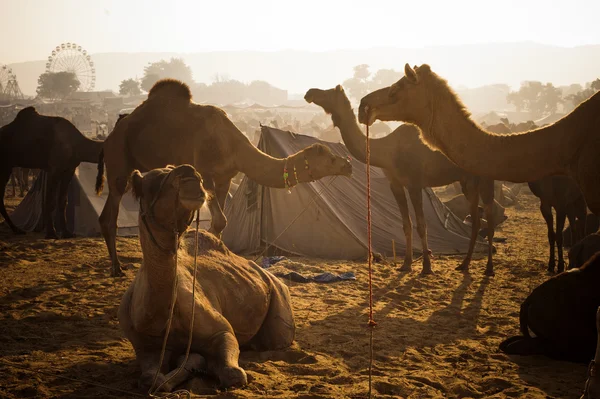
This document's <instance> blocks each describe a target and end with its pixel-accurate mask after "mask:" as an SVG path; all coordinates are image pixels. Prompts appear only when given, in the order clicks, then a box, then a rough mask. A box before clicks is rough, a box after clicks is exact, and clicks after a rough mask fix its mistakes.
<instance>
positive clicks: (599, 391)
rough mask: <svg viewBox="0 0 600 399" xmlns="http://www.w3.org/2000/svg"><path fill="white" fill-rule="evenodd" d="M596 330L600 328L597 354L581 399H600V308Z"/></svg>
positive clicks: (597, 313)
mask: <svg viewBox="0 0 600 399" xmlns="http://www.w3.org/2000/svg"><path fill="white" fill-rule="evenodd" d="M596 330H598V341H597V342H596V356H594V360H592V361H591V362H590V366H589V368H588V379H587V382H586V383H585V390H584V392H583V395H582V396H581V398H580V399H600V373H599V372H598V365H600V308H598V311H597V312H596Z"/></svg>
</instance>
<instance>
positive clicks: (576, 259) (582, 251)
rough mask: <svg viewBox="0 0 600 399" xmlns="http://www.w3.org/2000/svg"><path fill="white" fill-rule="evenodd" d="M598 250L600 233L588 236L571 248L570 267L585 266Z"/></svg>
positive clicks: (599, 247)
mask: <svg viewBox="0 0 600 399" xmlns="http://www.w3.org/2000/svg"><path fill="white" fill-rule="evenodd" d="M597 252H600V234H598V233H594V234H590V235H588V236H586V237H585V238H584V239H583V240H581V241H579V242H578V243H577V244H575V245H573V246H572V247H571V249H570V250H569V269H574V268H577V267H581V266H583V265H584V264H585V262H587V261H588V259H590V258H591V257H592V256H594V255H595V254H596V253H597Z"/></svg>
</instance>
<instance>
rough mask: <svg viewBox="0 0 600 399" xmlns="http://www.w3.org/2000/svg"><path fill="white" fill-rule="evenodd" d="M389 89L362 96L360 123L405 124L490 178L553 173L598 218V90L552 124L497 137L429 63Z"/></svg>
mask: <svg viewBox="0 0 600 399" xmlns="http://www.w3.org/2000/svg"><path fill="white" fill-rule="evenodd" d="M404 74H405V76H404V77H402V78H401V79H400V80H399V81H397V82H396V83H394V84H393V85H392V86H390V87H388V88H384V89H382V90H384V91H387V97H386V99H385V101H380V100H379V98H380V96H375V95H373V93H371V94H368V95H367V96H365V97H363V98H362V99H361V102H360V106H359V110H358V116H359V120H360V121H361V122H362V123H366V124H369V125H371V124H373V122H375V120H376V119H379V120H382V121H390V120H394V121H403V122H408V123H412V124H415V125H417V126H418V127H419V128H420V132H421V135H420V137H421V139H422V140H423V141H425V142H426V143H427V145H429V146H430V147H431V148H433V149H438V150H440V151H441V152H443V153H444V154H445V155H446V156H447V157H448V158H450V160H451V161H452V162H454V163H455V164H456V165H457V166H459V167H460V168H462V169H464V170H466V171H467V172H470V173H473V174H476V175H479V176H484V177H487V178H489V179H495V180H505V181H511V182H516V183H519V182H530V181H534V180H538V179H541V178H544V177H546V176H551V175H567V176H570V177H572V178H573V179H574V180H575V181H576V182H577V185H578V186H579V189H580V190H581V192H582V193H583V196H584V198H585V202H586V203H587V206H588V207H589V209H590V210H591V211H592V212H593V213H595V214H596V215H600V157H598V153H599V152H600V118H598V115H599V114H600V92H598V93H596V94H594V95H593V96H591V97H590V98H589V99H587V100H586V101H584V102H582V103H581V104H579V105H578V106H577V108H575V109H574V110H573V111H572V112H571V113H570V114H568V115H566V116H565V117H564V118H562V119H560V120H558V121H557V122H555V123H553V124H551V125H548V126H545V127H542V128H539V129H535V130H530V131H527V132H524V133H518V134H508V135H498V134H494V133H490V132H488V131H486V130H484V129H482V128H481V127H480V126H479V125H477V124H476V123H475V122H474V121H473V119H472V118H471V114H470V113H469V112H468V111H467V109H466V108H465V106H464V104H463V103H462V101H461V100H460V99H459V98H458V96H457V95H456V93H455V92H454V91H453V90H452V89H451V88H450V86H449V85H448V82H447V81H446V80H444V79H443V78H441V77H440V76H439V75H437V74H436V73H434V72H433V71H432V70H431V67H430V66H429V65H427V64H424V65H421V66H419V67H415V68H411V67H410V65H408V64H406V65H405V67H404Z"/></svg>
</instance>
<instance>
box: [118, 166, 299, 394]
mask: <svg viewBox="0 0 600 399" xmlns="http://www.w3.org/2000/svg"><path fill="white" fill-rule="evenodd" d="M201 183H202V179H201V177H200V175H199V174H198V173H196V171H195V170H194V168H193V167H192V166H190V165H182V166H178V167H177V168H173V167H168V168H164V169H155V170H153V171H151V172H149V173H148V174H147V175H146V176H144V177H142V176H141V174H140V173H139V172H138V171H136V172H134V173H133V174H132V177H131V186H132V188H133V195H134V196H135V197H136V198H138V199H139V201H140V209H143V210H145V212H140V215H139V219H140V223H139V226H140V243H141V245H142V254H143V261H142V266H141V267H140V269H139V271H138V272H137V275H136V276H135V279H134V280H133V282H132V283H131V285H130V286H129V289H128V290H127V292H125V294H124V295H123V298H122V300H121V305H120V306H119V312H118V317H119V325H120V327H121V330H122V331H123V333H124V335H125V337H126V338H127V339H129V340H130V341H131V344H132V346H133V349H134V350H135V355H136V359H137V360H138V362H139V365H140V368H141V371H142V373H141V376H140V379H139V382H140V385H141V386H142V387H144V388H146V389H148V388H149V387H150V386H151V384H152V382H153V380H154V377H155V376H156V375H157V371H159V370H160V373H159V374H158V378H157V380H158V382H157V385H159V386H160V385H162V390H164V391H167V392H168V391H171V389H172V388H173V387H175V386H177V385H178V384H180V383H182V382H183V381H185V380H186V379H187V378H188V377H190V370H191V369H200V370H201V371H207V372H208V373H209V374H211V375H213V376H216V377H217V378H218V379H219V382H220V385H221V387H223V388H228V387H231V386H239V385H245V384H246V383H247V376H246V372H245V371H244V370H243V369H242V368H240V366H239V364H238V357H239V354H240V346H245V347H247V348H249V349H252V350H276V349H283V348H286V347H288V346H290V345H291V344H292V342H293V341H294V334H295V323H294V314H293V311H292V304H291V300H290V294H289V290H288V288H287V286H286V285H285V284H283V283H282V282H281V281H280V280H279V279H278V278H277V277H275V276H273V275H272V274H271V273H269V272H268V271H266V270H263V269H262V268H261V267H260V266H258V265H257V264H256V263H254V262H252V261H249V260H246V259H244V258H242V257H241V256H237V255H235V254H233V253H231V252H230V251H229V250H228V249H227V247H226V246H225V244H223V242H222V241H221V240H219V239H218V238H216V237H215V236H214V235H212V234H210V233H208V232H206V231H200V232H198V236H199V237H198V247H197V251H198V256H197V268H196V270H197V271H196V273H194V257H193V256H190V255H192V254H193V253H194V251H195V250H194V245H195V244H196V243H195V240H194V239H193V238H192V237H193V236H192V237H190V238H192V239H188V240H185V238H184V237H183V235H184V233H185V230H186V229H187V227H188V225H189V223H190V222H191V220H192V217H193V212H194V210H196V209H199V208H200V207H201V206H202V205H203V204H204V201H205V199H206V193H205V191H204V190H203V189H202V184H201ZM185 241H187V244H188V245H187V248H186V246H184V245H182V246H181V248H180V243H182V242H185ZM190 247H191V248H190ZM194 274H195V275H196V279H195V284H194V282H193V275H194ZM193 287H195V296H192V293H193V292H192V289H193ZM173 290H175V293H173ZM172 301H175V303H172ZM193 309H194V310H193ZM171 310H172V313H171ZM192 312H195V314H194V323H193V325H190V323H191V319H190V318H191V315H192ZM170 314H172V317H173V319H172V321H171V323H170V326H171V329H170V334H169V340H168V345H167V350H166V351H165V356H164V359H163V363H162V364H160V359H161V347H162V342H163V336H164V334H165V330H166V328H167V327H166V326H167V325H168V323H169V322H168V319H169V315H170ZM190 329H191V331H190ZM189 334H191V335H192V340H191V352H190V356H189V358H188V359H187V362H186V363H185V365H184V366H185V367H184V369H183V370H181V372H180V373H177V371H175V370H173V368H174V366H175V364H174V363H175V362H176V361H177V359H178V358H180V356H181V357H183V356H182V355H184V354H185V351H186V347H187V345H188V337H189ZM179 363H180V364H182V363H183V358H180V359H179ZM175 374H177V376H176V377H175ZM171 377H174V378H173V379H171ZM155 388H157V387H155Z"/></svg>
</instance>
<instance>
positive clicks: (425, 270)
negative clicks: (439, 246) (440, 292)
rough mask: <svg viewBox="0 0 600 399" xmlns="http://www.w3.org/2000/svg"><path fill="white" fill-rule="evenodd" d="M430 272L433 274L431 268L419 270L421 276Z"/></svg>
mask: <svg viewBox="0 0 600 399" xmlns="http://www.w3.org/2000/svg"><path fill="white" fill-rule="evenodd" d="M432 274H434V273H433V270H431V269H423V270H421V276H429V275H432Z"/></svg>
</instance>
